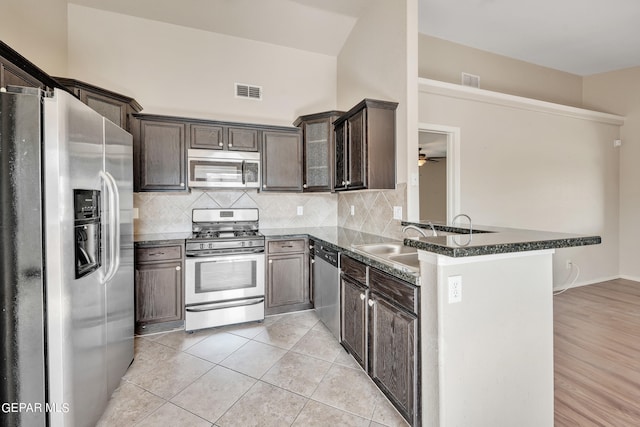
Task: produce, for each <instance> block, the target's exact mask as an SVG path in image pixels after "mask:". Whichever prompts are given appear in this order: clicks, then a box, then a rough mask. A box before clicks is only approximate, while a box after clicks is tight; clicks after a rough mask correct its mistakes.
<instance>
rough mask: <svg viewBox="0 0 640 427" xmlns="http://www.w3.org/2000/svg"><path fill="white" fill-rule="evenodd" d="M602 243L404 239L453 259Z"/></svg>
mask: <svg viewBox="0 0 640 427" xmlns="http://www.w3.org/2000/svg"><path fill="white" fill-rule="evenodd" d="M600 243H602V239H601V238H600V236H586V237H575V238H566V239H553V240H540V241H532V242H519V243H502V244H491V245H483V246H469V247H464V246H459V247H451V246H442V245H438V244H434V243H429V242H424V241H420V240H415V239H404V244H405V245H407V246H411V247H413V248H416V249H421V250H424V251H428V252H433V253H436V254H439V255H446V256H449V257H452V258H460V257H470V256H478V255H493V254H505V253H510V252H529V251H538V250H544V249H560V248H571V247H576V246H588V245H598V244H600Z"/></svg>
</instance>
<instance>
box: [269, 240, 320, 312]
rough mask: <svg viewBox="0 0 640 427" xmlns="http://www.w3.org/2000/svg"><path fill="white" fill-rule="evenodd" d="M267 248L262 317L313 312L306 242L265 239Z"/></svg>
mask: <svg viewBox="0 0 640 427" xmlns="http://www.w3.org/2000/svg"><path fill="white" fill-rule="evenodd" d="M266 244H267V280H266V287H265V300H266V304H265V313H266V314H277V313H286V312H289V311H298V310H305V309H309V308H312V307H313V304H312V302H311V292H310V288H309V249H308V244H307V240H306V239H292V240H271V239H268V240H267V242H266Z"/></svg>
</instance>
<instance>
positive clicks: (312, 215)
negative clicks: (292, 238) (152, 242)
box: [133, 189, 338, 234]
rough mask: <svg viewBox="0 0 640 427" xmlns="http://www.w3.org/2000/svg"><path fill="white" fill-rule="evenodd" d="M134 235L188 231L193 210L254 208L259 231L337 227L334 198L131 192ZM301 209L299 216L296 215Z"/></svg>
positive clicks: (224, 192)
mask: <svg viewBox="0 0 640 427" xmlns="http://www.w3.org/2000/svg"><path fill="white" fill-rule="evenodd" d="M133 204H134V207H136V208H138V218H137V219H135V220H134V227H135V233H136V234H149V233H171V232H189V231H191V210H192V209H194V208H258V209H260V227H261V228H282V227H318V226H336V225H337V217H338V216H337V207H338V195H337V194H330V193H322V194H298V193H295V194H293V193H291V194H289V193H258V192H256V191H254V190H249V191H243V190H214V191H204V190H195V189H194V190H191V192H190V193H184V194H179V193H134V195H133ZM298 206H302V209H303V215H298V214H297V208H298Z"/></svg>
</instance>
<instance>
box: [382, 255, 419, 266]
mask: <svg viewBox="0 0 640 427" xmlns="http://www.w3.org/2000/svg"><path fill="white" fill-rule="evenodd" d="M389 261H391V262H393V263H394V264H395V263H400V264H402V265H404V266H407V267H409V268H414V269H416V270H419V269H420V260H419V259H418V252H414V253H407V254H402V255H391V256H389Z"/></svg>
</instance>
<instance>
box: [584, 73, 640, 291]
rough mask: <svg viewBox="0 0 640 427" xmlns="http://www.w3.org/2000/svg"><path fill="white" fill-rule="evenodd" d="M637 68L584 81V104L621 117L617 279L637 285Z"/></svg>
mask: <svg viewBox="0 0 640 427" xmlns="http://www.w3.org/2000/svg"><path fill="white" fill-rule="evenodd" d="M638 93H640V67H634V68H628V69H625V70H619V71H613V72H610V73H603V74H598V75H594V76H588V77H585V78H584V102H585V104H586V105H588V106H591V107H593V108H599V109H604V110H606V111H610V112H612V113H616V114H620V115H623V116H624V117H625V121H624V125H623V126H622V128H621V129H620V137H621V139H622V146H621V147H620V148H619V152H620V224H619V228H620V229H619V233H620V250H619V254H620V275H621V276H622V277H625V278H628V279H632V280H636V281H640V263H638V256H639V255H640V248H639V247H638V241H639V240H640V223H639V222H638V218H640V185H639V184H638V183H639V182H640V168H639V167H638V159H640V97H638Z"/></svg>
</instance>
